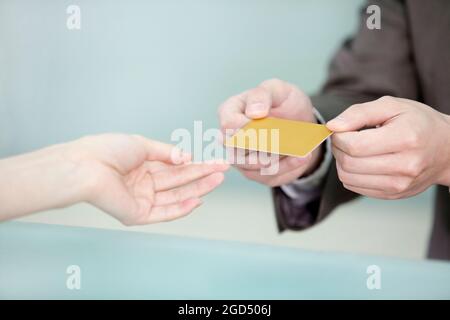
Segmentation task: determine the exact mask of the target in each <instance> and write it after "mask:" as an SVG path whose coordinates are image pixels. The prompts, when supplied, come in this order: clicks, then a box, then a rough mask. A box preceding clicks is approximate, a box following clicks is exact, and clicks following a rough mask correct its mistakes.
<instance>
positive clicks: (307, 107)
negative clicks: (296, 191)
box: [219, 79, 327, 186]
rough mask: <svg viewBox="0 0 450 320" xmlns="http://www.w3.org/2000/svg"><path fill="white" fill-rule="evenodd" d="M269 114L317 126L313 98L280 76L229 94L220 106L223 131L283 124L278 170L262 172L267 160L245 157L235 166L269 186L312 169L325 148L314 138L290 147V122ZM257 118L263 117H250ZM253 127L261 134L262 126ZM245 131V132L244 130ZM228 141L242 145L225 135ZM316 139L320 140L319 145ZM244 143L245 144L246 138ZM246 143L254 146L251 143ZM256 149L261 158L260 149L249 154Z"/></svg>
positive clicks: (287, 181)
mask: <svg viewBox="0 0 450 320" xmlns="http://www.w3.org/2000/svg"><path fill="white" fill-rule="evenodd" d="M267 118H279V119H283V121H284V120H287V121H289V120H292V121H293V122H298V121H303V122H307V123H309V124H311V125H313V126H314V127H315V126H317V124H316V123H317V119H316V117H315V115H314V113H313V106H312V103H311V100H310V99H309V97H308V96H307V95H306V94H305V93H304V92H302V91H301V90H299V89H298V88H297V87H295V86H294V85H292V84H290V83H287V82H284V81H281V80H278V79H273V80H268V81H264V82H263V83H261V84H260V85H259V86H258V87H256V88H254V89H250V90H247V91H245V92H243V93H241V94H238V95H236V96H233V97H230V98H229V99H227V100H226V101H225V102H224V103H223V104H222V105H221V106H220V108H219V119H220V125H221V129H222V131H223V133H225V134H226V133H229V132H230V131H237V130H239V129H241V128H244V127H245V126H246V125H247V124H248V125H251V126H253V125H256V126H261V128H263V127H265V126H268V125H269V124H270V126H271V128H273V129H277V127H280V128H281V127H282V129H281V130H279V131H278V133H279V134H280V135H281V136H282V137H281V136H279V139H280V140H279V142H282V143H283V146H281V145H280V146H279V147H280V148H281V149H280V150H283V151H282V153H280V154H282V157H275V158H277V160H276V161H277V165H278V170H277V172H276V174H271V175H264V174H261V171H262V169H263V168H265V167H266V166H267V164H266V163H264V162H262V161H260V162H258V163H255V164H254V163H251V161H247V159H246V161H245V164H236V165H235V167H236V168H237V169H238V170H239V171H240V172H241V173H242V174H243V175H244V176H245V177H246V178H248V179H251V180H254V181H257V182H259V183H262V184H265V185H268V186H280V185H283V184H287V183H290V182H292V181H295V180H297V179H298V178H299V177H302V176H304V175H307V174H309V173H311V172H313V171H314V170H315V169H316V168H317V167H318V165H319V164H320V161H321V159H322V148H314V147H316V146H317V145H318V144H320V141H316V142H313V143H312V145H311V146H309V147H308V146H303V144H302V148H304V149H299V150H297V149H295V148H294V150H291V149H290V148H289V144H290V143H291V142H295V139H292V138H288V137H289V136H291V135H292V134H290V133H289V129H288V131H286V130H284V129H286V128H290V127H291V126H290V125H287V126H285V123H283V125H281V126H279V124H278V123H277V121H278V120H275V123H273V121H274V120H270V119H267ZM257 119H262V120H258V121H256V122H252V123H250V121H252V120H257ZM286 124H287V123H286ZM294 128H297V126H294ZM317 128H319V127H317ZM320 128H322V129H321V131H323V132H327V130H326V129H325V128H323V127H320ZM253 129H254V130H253V131H258V134H259V131H260V130H259V129H258V128H257V127H256V128H253ZM269 131H270V130H269ZM269 131H268V132H267V133H268V134H269V135H270V134H272V131H270V132H269ZM294 131H296V130H294ZM286 132H287V133H286ZM243 133H245V131H244V132H243ZM231 135H232V134H231ZM294 135H295V134H294ZM283 137H286V139H285V138H283ZM257 139H258V138H257ZM324 139H325V137H324ZM227 140H228V141H227ZM264 140H266V141H267V139H262V140H261V141H264ZM319 140H320V139H319ZM256 141H259V140H256ZM284 141H287V144H285V143H284ZM305 141H306V140H305ZM308 141H309V140H308ZM226 143H227V144H229V145H232V146H236V147H239V142H238V141H235V142H233V141H229V139H226ZM315 143H317V145H316V144H315ZM262 146H263V145H261V144H257V148H247V149H254V150H259V149H261V148H262ZM241 147H246V146H245V142H244V144H243V145H242V146H241ZM247 147H251V146H250V145H249V146H247ZM311 150H312V151H311ZM255 153H256V156H257V157H256V158H260V156H261V153H260V152H259V151H250V152H248V154H247V156H246V158H248V159H251V158H252V157H253V156H254V155H255ZM284 154H289V155H290V154H292V155H300V157H297V156H285V155H284ZM271 158H272V157H271ZM272 164H273V163H272Z"/></svg>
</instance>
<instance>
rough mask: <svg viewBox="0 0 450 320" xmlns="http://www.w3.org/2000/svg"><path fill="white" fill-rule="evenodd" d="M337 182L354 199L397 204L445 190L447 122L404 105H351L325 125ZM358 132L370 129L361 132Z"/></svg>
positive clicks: (449, 161) (418, 106) (448, 177)
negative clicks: (358, 196)
mask: <svg viewBox="0 0 450 320" xmlns="http://www.w3.org/2000/svg"><path fill="white" fill-rule="evenodd" d="M327 126H328V128H329V129H330V130H333V131H335V132H336V133H335V134H334V135H333V136H332V143H333V154H334V156H335V158H336V166H337V171H338V174H339V179H340V180H341V181H342V183H343V184H344V187H345V188H347V189H349V190H351V191H354V192H356V193H359V194H362V195H366V196H370V197H374V198H380V199H399V198H406V197H410V196H413V195H416V194H418V193H420V192H422V191H424V190H426V189H427V188H428V187H429V186H431V185H433V184H442V185H446V186H449V185H450V117H449V116H448V115H445V114H442V113H439V112H438V111H436V110H434V109H432V108H430V107H429V106H427V105H424V104H422V103H418V102H416V101H411V100H407V99H400V98H393V97H383V98H380V99H378V100H376V101H373V102H368V103H364V104H359V105H353V106H351V107H350V108H348V109H347V110H346V111H344V112H343V113H342V114H341V115H340V116H338V117H337V118H335V119H333V120H332V121H330V122H328V124H327ZM363 128H370V129H367V130H361V129H363Z"/></svg>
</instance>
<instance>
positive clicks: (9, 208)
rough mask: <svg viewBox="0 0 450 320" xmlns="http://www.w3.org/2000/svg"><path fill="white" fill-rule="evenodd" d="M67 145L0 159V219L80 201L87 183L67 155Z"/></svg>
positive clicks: (68, 147) (68, 146) (78, 168)
mask: <svg viewBox="0 0 450 320" xmlns="http://www.w3.org/2000/svg"><path fill="white" fill-rule="evenodd" d="M70 146H71V144H61V145H55V146H52V147H49V148H45V149H41V150H38V151H35V152H31V153H28V154H24V155H20V156H16V157H12V158H7V159H3V160H0V221H1V220H7V219H13V218H17V217H20V216H23V215H26V214H29V213H32V212H35V211H41V210H47V209H52V208H56V207H64V206H68V205H71V204H73V203H75V202H78V201H83V198H84V197H85V192H86V187H87V182H86V181H84V180H83V177H82V173H81V172H80V170H81V169H80V167H79V166H77V164H76V163H73V162H72V161H70V159H69V158H68V157H67V153H68V151H69V150H70V149H71V147H70Z"/></svg>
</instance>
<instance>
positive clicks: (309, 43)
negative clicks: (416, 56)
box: [0, 0, 361, 156]
mask: <svg viewBox="0 0 450 320" xmlns="http://www.w3.org/2000/svg"><path fill="white" fill-rule="evenodd" d="M360 2H361V1H356V0H355V1H339V2H337V1H331V0H328V1H326V0H320V1H317V0H315V1H312V0H310V1H295V0H291V1H267V0H265V1H264V0H263V1H261V0H258V1H256V0H250V1H237V0H232V1H224V0H221V1H206V0H194V1H180V0H176V1H175V0H169V1H139V0H133V1H125V0H120V1H118V0H114V1H111V0H108V1H106V0H88V1H84V0H80V1H56V0H40V1H25V0H0V44H1V50H0V84H1V85H0V90H1V91H0V139H1V140H0V156H5V155H10V154H15V153H19V152H24V151H28V150H31V149H35V148H38V147H42V146H45V145H48V144H52V143H56V142H60V141H66V140H70V139H75V138H77V137H79V136H81V135H85V134H92V133H100V132H109V131H120V132H131V133H140V134H143V135H146V136H148V137H152V138H155V139H159V140H163V141H169V139H170V134H171V132H172V131H173V130H174V129H176V128H187V129H190V130H192V129H193V121H194V120H203V121H204V126H205V128H209V127H217V125H218V122H217V117H216V110H217V108H218V106H219V105H220V103H221V102H222V101H224V100H225V99H226V98H227V97H229V96H231V95H233V94H237V93H239V92H241V91H243V90H246V89H248V88H251V87H254V86H255V85H257V84H258V83H260V82H261V81H263V80H265V79H269V78H272V77H278V78H281V79H285V80H287V81H290V82H293V83H295V84H297V85H299V86H300V87H302V88H303V89H304V90H306V91H307V92H314V91H316V90H317V89H318V88H319V85H320V83H321V82H322V81H323V80H324V79H325V74H326V66H327V64H328V61H329V58H330V56H331V55H332V53H333V51H334V50H335V49H336V48H337V47H338V45H339V44H340V42H341V40H342V39H343V37H344V36H347V35H349V34H351V32H352V31H353V30H354V28H355V27H356V20H357V12H356V9H357V7H358V6H357V4H359V3H360ZM72 3H75V4H77V5H79V6H80V8H81V14H82V29H81V30H80V31H69V30H68V29H67V28H66V18H67V14H66V7H67V6H68V5H69V4H72Z"/></svg>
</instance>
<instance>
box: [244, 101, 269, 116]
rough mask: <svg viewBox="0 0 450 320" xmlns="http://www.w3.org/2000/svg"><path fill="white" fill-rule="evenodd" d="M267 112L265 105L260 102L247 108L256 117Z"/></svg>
mask: <svg viewBox="0 0 450 320" xmlns="http://www.w3.org/2000/svg"><path fill="white" fill-rule="evenodd" d="M265 110H266V108H265V106H264V104H262V103H260V102H258V103H253V104H251V105H249V106H248V107H247V112H249V113H252V114H254V115H261V114H262V113H264V112H265Z"/></svg>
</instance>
